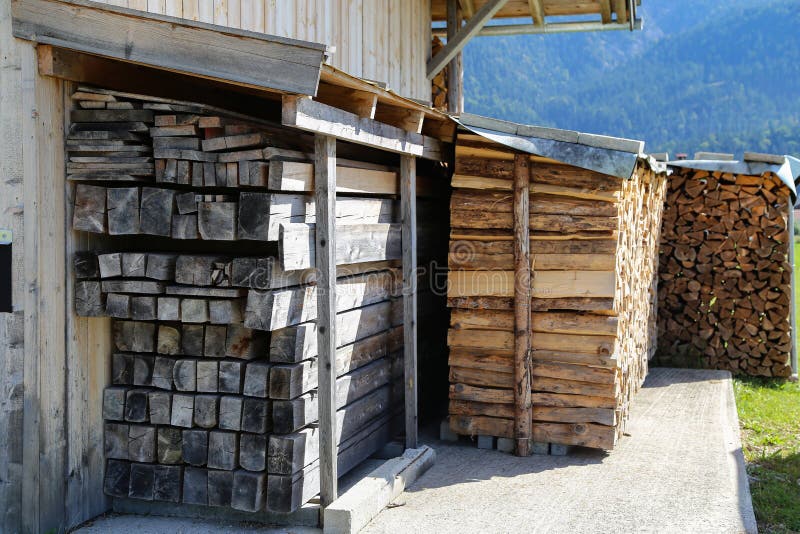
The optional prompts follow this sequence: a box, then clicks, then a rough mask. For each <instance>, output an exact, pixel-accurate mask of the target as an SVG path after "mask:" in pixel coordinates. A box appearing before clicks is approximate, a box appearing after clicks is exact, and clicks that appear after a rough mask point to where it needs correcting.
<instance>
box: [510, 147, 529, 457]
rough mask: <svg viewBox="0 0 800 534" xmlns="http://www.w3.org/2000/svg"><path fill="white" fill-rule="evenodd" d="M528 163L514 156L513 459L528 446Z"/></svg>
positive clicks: (523, 157)
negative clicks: (514, 450) (515, 445)
mask: <svg viewBox="0 0 800 534" xmlns="http://www.w3.org/2000/svg"><path fill="white" fill-rule="evenodd" d="M530 181H531V176H530V160H529V159H528V157H527V155H525V154H517V155H516V156H515V157H514V437H515V438H516V442H517V447H516V454H517V456H528V455H529V454H530V443H531V435H532V433H531V432H532V431H531V365H530V363H531V259H530V230H529V224H528V219H529V217H530V214H529V211H530V204H529V202H530V201H529V198H530V195H529V194H528V190H529V189H530Z"/></svg>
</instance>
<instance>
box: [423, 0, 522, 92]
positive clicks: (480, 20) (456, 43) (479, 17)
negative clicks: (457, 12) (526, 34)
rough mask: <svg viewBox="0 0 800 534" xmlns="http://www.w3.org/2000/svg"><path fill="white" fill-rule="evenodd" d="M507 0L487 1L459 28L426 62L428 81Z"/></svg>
mask: <svg viewBox="0 0 800 534" xmlns="http://www.w3.org/2000/svg"><path fill="white" fill-rule="evenodd" d="M507 1H508V0H488V1H487V2H486V3H485V4H484V5H483V7H481V8H480V9H479V10H478V12H477V13H475V16H474V17H472V18H471V19H470V20H469V22H467V24H466V25H465V26H464V27H463V28H461V29H460V30H459V31H458V33H456V35H455V37H454V38H453V39H452V40H448V42H447V44H446V45H445V47H444V48H442V50H440V51H439V53H438V54H436V56H435V57H433V58H431V59H430V60H429V61H428V69H427V70H428V79H429V80H431V79H433V77H434V76H436V75H437V74H439V72H440V71H441V70H442V69H443V68H444V67H445V65H447V64H448V63H450V60H451V59H453V58H454V57H455V55H456V54H458V53H459V52H461V50H462V49H463V48H464V47H465V46H466V44H467V43H468V42H469V41H470V39H472V38H473V37H474V36H475V35H477V34H478V32H480V31H481V29H482V28H483V27H484V26H485V25H486V23H487V22H489V21H490V20H491V19H492V17H494V15H495V13H497V12H498V11H500V9H501V8H502V7H503V6H504V5H505V4H506V2H507Z"/></svg>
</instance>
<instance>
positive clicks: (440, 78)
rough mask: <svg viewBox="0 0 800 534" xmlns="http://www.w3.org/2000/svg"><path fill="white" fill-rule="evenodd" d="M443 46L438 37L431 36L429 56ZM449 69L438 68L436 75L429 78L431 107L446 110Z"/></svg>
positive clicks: (432, 55)
mask: <svg viewBox="0 0 800 534" xmlns="http://www.w3.org/2000/svg"><path fill="white" fill-rule="evenodd" d="M442 48H444V43H442V40H441V39H439V38H438V37H434V38H433V42H432V43H431V57H434V56H435V55H436V54H438V53H439V51H440V50H441V49H442ZM448 70H449V69H442V70H440V71H439V72H438V73H437V74H436V76H434V77H433V79H432V80H431V100H432V101H433V107H435V108H436V109H441V110H443V111H447V71H448Z"/></svg>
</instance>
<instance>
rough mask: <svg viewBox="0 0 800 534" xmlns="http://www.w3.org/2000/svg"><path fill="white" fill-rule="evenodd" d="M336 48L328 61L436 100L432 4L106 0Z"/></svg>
mask: <svg viewBox="0 0 800 534" xmlns="http://www.w3.org/2000/svg"><path fill="white" fill-rule="evenodd" d="M99 1H101V2H104V3H108V4H112V5H116V6H122V7H129V8H131V9H139V10H142V11H150V12H152V13H159V14H163V15H169V16H172V17H181V18H185V19H190V20H198V21H201V22H208V23H211V24H219V25H221V26H229V27H233V28H241V29H244V30H250V31H255V32H263V33H267V34H271V35H278V36H281V37H291V38H294V39H301V40H305V41H314V42H320V43H325V44H327V45H330V46H333V47H335V52H334V53H333V54H332V55H331V58H330V60H329V63H330V64H331V65H333V66H334V67H337V68H339V69H342V70H344V71H345V72H347V73H349V74H352V75H354V76H358V77H361V78H366V79H368V80H374V81H378V82H381V83H385V84H387V85H388V87H389V88H390V89H392V90H393V91H395V92H397V93H399V94H400V95H402V96H407V97H411V98H416V99H420V100H425V101H429V100H430V99H431V84H430V81H428V79H427V77H426V76H425V64H426V62H427V60H428V57H429V56H430V43H431V32H430V27H431V17H430V0H99Z"/></svg>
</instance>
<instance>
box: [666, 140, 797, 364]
mask: <svg viewBox="0 0 800 534" xmlns="http://www.w3.org/2000/svg"><path fill="white" fill-rule="evenodd" d="M792 160H793V161H792ZM796 161H797V160H794V158H789V157H786V156H776V155H769V154H756V153H745V155H744V159H743V160H742V161H734V160H733V155H732V154H703V153H699V154H698V155H697V156H696V157H695V159H694V160H683V161H674V162H670V164H669V165H670V166H671V167H672V168H673V169H674V171H673V174H672V176H671V177H670V180H669V188H668V191H667V198H666V206H665V211H664V226H663V230H662V234H661V245H660V256H659V258H660V263H661V265H660V270H659V277H660V281H659V288H658V295H659V298H658V330H659V335H658V354H657V361H658V363H659V364H661V365H677V366H689V367H704V368H712V369H726V370H729V371H731V372H733V373H735V374H742V375H757V376H777V377H789V376H791V375H792V374H795V375H796V373H797V352H796V340H795V335H794V331H795V323H794V310H795V299H794V298H793V297H792V296H793V294H794V291H793V286H794V275H793V272H794V270H793V265H794V250H793V245H792V243H793V242H794V239H793V235H794V228H793V223H792V220H793V210H792V207H793V205H794V200H795V198H796V193H795V179H796V178H797V176H798V172H800V168H797V167H795V166H793V164H794V163H795V162H796Z"/></svg>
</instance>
